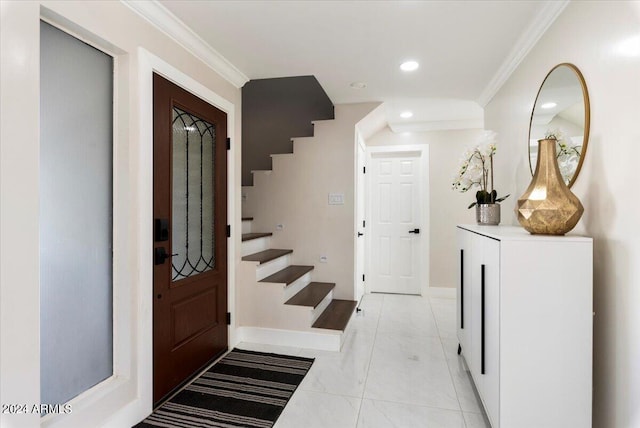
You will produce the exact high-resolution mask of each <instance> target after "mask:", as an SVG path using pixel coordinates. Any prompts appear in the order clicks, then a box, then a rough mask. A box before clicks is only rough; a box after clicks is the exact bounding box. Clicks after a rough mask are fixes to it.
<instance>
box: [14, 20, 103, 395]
mask: <svg viewBox="0 0 640 428" xmlns="http://www.w3.org/2000/svg"><path fill="white" fill-rule="evenodd" d="M40 30H41V31H40V46H41V52H40V75H41V77H40V90H41V92H40V357H41V397H40V399H41V403H44V404H61V403H65V402H67V401H69V400H70V399H72V398H73V397H75V396H77V395H78V394H81V393H82V392H84V391H86V390H88V389H89V388H91V387H92V386H94V385H96V384H98V383H99V382H101V381H103V380H104V379H106V378H108V377H110V376H111V375H112V374H113V288H112V278H113V269H112V265H113V261H112V260H113V257H112V242H113V236H112V234H113V226H112V217H113V214H112V213H113V204H112V200H113V197H112V181H113V173H112V171H113V155H112V152H113V59H112V58H111V57H110V56H108V55H106V54H104V53H103V52H100V51H98V50H96V49H94V48H92V47H91V46H88V45H86V44H85V43H83V42H81V41H80V40H78V39H76V38H74V37H72V36H70V35H68V34H66V33H64V32H62V31H60V30H58V29H57V28H55V27H53V26H51V25H49V24H46V23H44V22H41V24H40ZM16 101H18V100H16ZM35 125H36V124H34V126H35ZM16 144H19V142H16ZM17 286H19V285H17ZM34 334H37V332H34Z"/></svg>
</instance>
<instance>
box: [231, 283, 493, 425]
mask: <svg viewBox="0 0 640 428" xmlns="http://www.w3.org/2000/svg"><path fill="white" fill-rule="evenodd" d="M360 307H361V308H362V309H363V310H364V315H354V318H353V319H352V320H351V322H350V325H349V328H348V329H347V333H346V338H345V343H344V345H343V347H342V352H339V353H338V352H324V351H312V350H307V349H297V348H286V347H278V346H266V345H256V344H250V343H241V344H240V345H238V347H239V348H243V349H251V350H256V351H263V352H276V353H281V354H288V355H300V356H304V357H313V358H315V359H316V360H315V362H314V364H313V366H312V367H311V370H310V371H309V373H308V374H307V376H306V377H305V379H304V381H303V382H302V384H301V385H300V387H299V388H298V390H297V391H296V392H295V394H294V395H293V397H292V398H291V401H289V403H288V404H287V407H286V408H285V410H284V412H283V413H282V415H281V416H280V418H279V419H278V422H277V423H276V425H275V428H302V427H304V428H314V427H318V428H356V427H357V428H365V427H367V428H369V427H371V428H373V427H381V428H391V427H398V428H413V427H430V428H431V427H443V428H444V427H447V428H448V427H456V428H465V427H466V428H477V427H482V428H485V427H487V428H488V427H489V424H488V423H487V422H486V417H485V416H484V415H483V412H482V406H481V404H480V403H479V402H478V398H477V395H476V393H475V391H474V390H473V386H472V383H471V380H470V377H469V373H468V372H467V371H466V366H465V365H464V362H463V361H462V359H461V358H460V357H458V355H457V354H456V351H457V348H458V341H457V339H456V326H455V317H456V316H455V314H456V308H455V300H453V299H444V298H423V297H418V296H402V295H389V294H386V295H383V294H369V295H366V296H365V297H364V298H363V301H362V304H361V306H360Z"/></svg>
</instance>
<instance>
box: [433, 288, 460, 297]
mask: <svg viewBox="0 0 640 428" xmlns="http://www.w3.org/2000/svg"><path fill="white" fill-rule="evenodd" d="M427 296H429V297H440V298H445V299H455V298H456V289H455V288H453V287H429V288H428V289H427Z"/></svg>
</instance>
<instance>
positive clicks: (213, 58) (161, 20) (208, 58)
mask: <svg viewBox="0 0 640 428" xmlns="http://www.w3.org/2000/svg"><path fill="white" fill-rule="evenodd" d="M121 2H122V3H123V4H125V5H126V6H127V7H129V8H130V9H131V10H133V11H134V12H136V13H137V14H138V15H140V16H141V17H143V18H144V19H145V20H147V21H148V22H150V23H151V24H152V25H153V26H155V27H156V28H157V29H159V30H160V31H162V32H163V33H165V34H166V35H167V36H169V37H171V38H172V39H173V40H175V41H176V42H177V43H178V44H179V45H181V46H182V47H184V48H185V49H186V50H188V51H189V52H191V53H192V54H193V55H194V56H195V57H196V58H198V59H200V60H201V61H202V62H204V63H205V64H207V65H208V66H209V67H210V68H211V69H212V70H213V71H215V72H216V73H218V74H219V75H220V76H222V77H223V78H224V79H226V80H227V81H229V82H230V83H231V84H232V85H233V86H235V87H236V88H241V87H242V86H243V85H244V84H245V83H247V82H248V81H249V78H248V77H247V76H246V75H245V74H244V73H243V72H241V71H240V70H238V68H236V66H234V65H233V64H231V62H229V60H227V59H226V58H225V57H223V56H222V55H221V54H220V53H219V52H218V51H216V50H215V49H213V48H212V47H211V45H209V44H208V43H207V42H205V41H204V40H203V39H202V38H201V37H200V36H198V35H197V34H196V33H195V32H194V31H193V30H192V29H191V28H189V27H188V26H187V25H186V24H185V23H184V22H182V21H181V20H179V19H178V18H177V17H176V16H175V15H174V14H173V13H171V12H170V11H169V10H168V9H167V8H165V7H164V6H162V5H161V4H160V3H158V2H157V1H156V0H151V1H149V0H121Z"/></svg>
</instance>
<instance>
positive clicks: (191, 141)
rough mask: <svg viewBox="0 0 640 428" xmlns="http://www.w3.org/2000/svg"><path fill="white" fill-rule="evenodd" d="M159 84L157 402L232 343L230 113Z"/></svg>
mask: <svg viewBox="0 0 640 428" xmlns="http://www.w3.org/2000/svg"><path fill="white" fill-rule="evenodd" d="M153 79H154V80H153V85H154V87H153V89H154V106H153V108H154V159H153V176H154V190H153V191H154V195H153V210H154V226H155V231H154V244H153V245H154V260H153V263H154V270H153V291H154V295H153V299H154V305H153V341H154V347H153V353H154V355H153V359H154V368H153V370H154V402H155V403H158V402H159V401H161V400H162V399H163V398H164V397H166V396H167V395H168V394H170V393H171V392H172V391H173V390H174V389H175V388H177V387H179V386H180V385H181V384H183V383H184V382H185V381H187V380H188V379H189V378H190V377H191V376H193V375H194V374H196V373H197V372H198V371H199V370H200V369H202V368H203V367H204V366H206V365H207V364H208V363H209V362H210V361H211V360H213V359H214V358H215V357H216V356H218V355H220V354H221V353H223V352H224V351H225V350H226V349H227V325H226V313H227V238H226V225H227V153H226V136H227V128H226V126H227V119H226V114H225V113H224V112H222V111H220V110H218V109H216V108H215V107H213V106H211V105H209V104H207V103H206V102H205V101H203V100H201V99H199V98H197V97H196V96H194V95H193V94H191V93H189V92H187V91H185V90H183V89H182V88H180V87H178V86H176V85H174V84H172V83H171V82H169V81H167V80H165V79H163V78H162V77H160V76H158V75H155V74H154V76H153Z"/></svg>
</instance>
